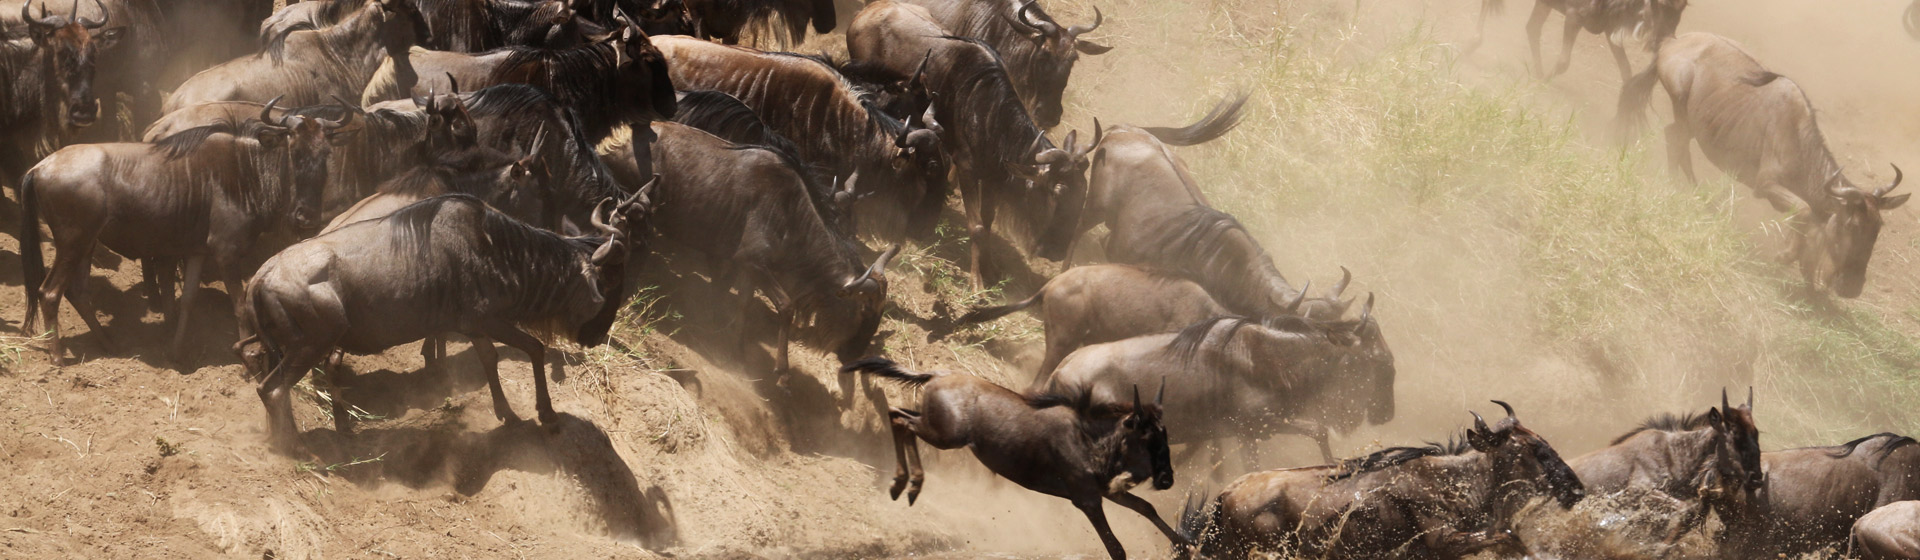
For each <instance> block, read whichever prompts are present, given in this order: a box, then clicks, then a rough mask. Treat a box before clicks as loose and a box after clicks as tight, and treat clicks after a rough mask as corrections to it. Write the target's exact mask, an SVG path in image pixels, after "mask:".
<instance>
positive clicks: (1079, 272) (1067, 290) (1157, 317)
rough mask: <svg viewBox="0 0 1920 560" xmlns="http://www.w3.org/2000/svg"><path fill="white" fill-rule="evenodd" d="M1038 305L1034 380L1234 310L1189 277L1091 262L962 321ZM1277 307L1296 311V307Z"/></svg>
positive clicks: (982, 319)
mask: <svg viewBox="0 0 1920 560" xmlns="http://www.w3.org/2000/svg"><path fill="white" fill-rule="evenodd" d="M1343 272H1344V269H1343ZM1351 278H1352V277H1351V276H1350V275H1348V276H1343V277H1342V278H1341V281H1340V283H1339V284H1336V285H1334V287H1333V291H1332V292H1331V296H1330V297H1331V298H1332V299H1339V297H1340V292H1342V291H1344V290H1346V286H1347V280H1349V279H1351ZM1300 293H1301V294H1302V295H1304V294H1305V293H1306V292H1305V291H1302V292H1300ZM1295 302H1297V303H1305V300H1304V298H1296V299H1295ZM1036 305H1038V306H1041V309H1042V310H1041V311H1040V312H1039V315H1040V322H1041V324H1042V325H1043V326H1044V327H1045V329H1046V337H1047V350H1046V357H1045V358H1042V359H1041V360H1040V369H1039V370H1038V371H1037V372H1036V373H1035V379H1037V380H1042V381H1044V380H1045V379H1046V377H1047V375H1049V374H1052V373H1053V370H1054V368H1055V367H1057V366H1059V365H1060V360H1062V359H1064V358H1066V357H1067V355H1068V354H1071V353H1073V351H1074V350H1078V349H1080V348H1081V347H1083V346H1088V345H1093V344H1100V343H1103V342H1113V341H1116V340H1125V339H1128V338H1133V337H1136V336H1146V335H1150V334H1160V333H1165V332H1171V331H1177V330H1180V329H1181V328H1183V327H1186V326H1188V325H1192V324H1194V323H1198V322H1200V321H1201V320H1204V319H1207V318H1210V317H1223V316H1227V315H1233V314H1234V312H1233V310H1230V309H1227V308H1226V307H1225V306H1222V305H1220V302H1218V301H1215V300H1214V298H1213V296H1212V295H1210V294H1208V293H1207V290H1206V288H1202V287H1200V285H1199V284H1196V283H1194V282H1193V281H1191V280H1187V279H1184V278H1180V277H1178V276H1174V275H1171V274H1166V273H1162V272H1159V271H1154V270H1149V269H1144V268H1140V267H1136V266H1132V265H1124V264H1095V265H1083V266H1076V267H1073V268H1069V269H1067V270H1066V271H1065V272H1061V273H1060V274H1059V275H1058V276H1054V277H1053V278H1052V279H1049V280H1047V283H1046V285H1043V286H1041V287H1040V289H1039V290H1037V291H1035V292H1034V293H1033V295H1032V296H1030V297H1028V298H1027V299H1024V300H1020V301H1017V302H1013V303H1009V304H1006V305H1000V306H994V307H981V308H977V309H974V310H973V311H971V312H968V313H967V314H966V315H965V316H962V317H961V318H960V322H961V323H980V322H985V321H992V320H994V319H999V318H1001V317H1005V316H1007V315H1008V314H1011V313H1013V312H1016V311H1020V310H1022V309H1028V308H1031V307H1033V306H1036ZM1280 310H1281V311H1285V312H1288V314H1294V313H1296V312H1298V311H1299V309H1298V306H1293V307H1290V308H1282V309H1280Z"/></svg>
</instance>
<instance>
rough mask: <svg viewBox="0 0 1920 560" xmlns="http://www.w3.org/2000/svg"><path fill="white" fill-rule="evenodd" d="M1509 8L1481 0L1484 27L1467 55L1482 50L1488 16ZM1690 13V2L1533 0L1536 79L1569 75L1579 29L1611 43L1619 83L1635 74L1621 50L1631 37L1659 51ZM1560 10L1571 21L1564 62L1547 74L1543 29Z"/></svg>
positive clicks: (1530, 36)
mask: <svg viewBox="0 0 1920 560" xmlns="http://www.w3.org/2000/svg"><path fill="white" fill-rule="evenodd" d="M1505 4H1506V0H1481V5H1480V22H1479V24H1478V25H1477V26H1476V28H1475V29H1476V31H1475V36H1474V38H1473V41H1472V42H1471V43H1468V45H1467V49H1466V50H1467V51H1472V50H1473V49H1475V48H1477V47H1479V46H1480V43H1481V41H1482V40H1484V39H1485V38H1486V35H1487V16H1491V15H1495V14H1499V13H1500V12H1501V11H1502V9H1503V8H1504V7H1505ZM1686 9H1687V0H1534V3H1533V15H1532V16H1531V17H1529V18H1528V19H1527V43H1528V46H1530V47H1531V48H1532V49H1533V72H1534V75H1535V76H1539V77H1541V78H1543V79H1552V78H1553V77H1554V76H1559V75H1560V74H1561V73H1562V72H1566V71H1567V66H1568V65H1569V64H1571V63H1572V61H1573V42H1574V40H1576V39H1579V38H1580V30H1582V29H1585V30H1586V31H1587V32H1588V33H1593V34H1595V35H1599V36H1600V37H1601V38H1602V39H1606V41H1607V48H1610V49H1612V50H1613V61H1614V63H1616V64H1619V65H1620V79H1621V81H1625V80H1626V79H1627V77H1628V76H1631V75H1632V74H1633V69H1632V68H1631V67H1630V66H1629V65H1628V63H1627V49H1626V47H1625V46H1623V45H1621V42H1622V41H1624V40H1625V39H1626V36H1627V35H1634V36H1637V37H1642V38H1644V39H1646V41H1647V50H1648V51H1656V50H1659V49H1660V43H1662V42H1664V41H1666V40H1667V39H1670V38H1672V37H1673V33H1674V30H1675V29H1678V28H1679V27H1680V13H1681V12H1683V11H1686ZM1555 11H1557V12H1560V14H1561V15H1563V16H1566V20H1567V23H1566V29H1564V30H1562V32H1561V36H1560V39H1561V45H1560V62H1559V63H1558V64H1556V65H1554V67H1553V72H1551V73H1548V72H1547V71H1546V70H1547V67H1546V65H1545V64H1544V63H1542V62H1541V61H1540V26H1541V25H1544V24H1546V23H1547V13H1548V12H1555Z"/></svg>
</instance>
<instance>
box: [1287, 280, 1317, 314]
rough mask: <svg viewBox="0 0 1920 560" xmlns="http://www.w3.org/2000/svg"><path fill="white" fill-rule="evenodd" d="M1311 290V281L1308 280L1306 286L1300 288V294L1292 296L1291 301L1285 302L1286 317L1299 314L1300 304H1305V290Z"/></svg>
mask: <svg viewBox="0 0 1920 560" xmlns="http://www.w3.org/2000/svg"><path fill="white" fill-rule="evenodd" d="M1311 289H1313V281H1312V280H1308V281H1307V283H1306V284H1302V285H1301V286H1300V293H1297V294H1294V295H1293V301H1289V302H1287V306H1286V311H1287V314H1288V315H1299V314H1300V304H1302V303H1306V302H1307V290H1311Z"/></svg>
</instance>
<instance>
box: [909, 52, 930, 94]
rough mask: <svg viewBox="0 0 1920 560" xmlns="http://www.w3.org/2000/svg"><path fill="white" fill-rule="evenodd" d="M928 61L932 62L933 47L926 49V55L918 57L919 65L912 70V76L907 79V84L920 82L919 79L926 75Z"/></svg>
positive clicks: (912, 84) (911, 84)
mask: <svg viewBox="0 0 1920 560" xmlns="http://www.w3.org/2000/svg"><path fill="white" fill-rule="evenodd" d="M929 62H933V49H927V54H926V56H922V57H920V67H919V68H915V69H914V70H913V77H912V78H910V79H908V80H907V85H908V86H914V85H919V84H920V80H921V79H922V78H925V77H926V76H927V63H929Z"/></svg>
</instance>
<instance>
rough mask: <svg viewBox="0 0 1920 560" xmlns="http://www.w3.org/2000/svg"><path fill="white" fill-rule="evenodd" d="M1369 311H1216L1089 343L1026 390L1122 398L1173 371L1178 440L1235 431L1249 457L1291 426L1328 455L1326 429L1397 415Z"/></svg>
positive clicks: (1170, 407) (1383, 348)
mask: <svg viewBox="0 0 1920 560" xmlns="http://www.w3.org/2000/svg"><path fill="white" fill-rule="evenodd" d="M1372 313H1373V297H1372V296H1371V295H1369V296H1368V297H1367V303H1366V306H1365V307H1364V308H1363V309H1362V311H1361V312H1360V318H1359V319H1357V320H1351V321H1316V320H1312V319H1306V318H1302V317H1296V316H1291V315H1282V316H1277V317H1273V318H1269V319H1267V320H1265V321H1253V320H1248V319H1242V318H1237V317H1216V318H1212V319H1207V320H1204V321H1200V322H1198V323H1194V324H1193V325H1190V326H1188V327H1187V328H1185V329H1181V330H1180V332H1177V333H1167V334H1156V335H1149V336H1141V337H1135V338H1129V339H1126V340H1121V341H1117V342H1109V343H1105V344H1095V345H1092V346H1086V347H1083V348H1081V349H1079V350H1076V351H1074V352H1073V353H1072V354H1068V355H1067V357H1066V359H1064V360H1062V361H1061V362H1060V366H1059V367H1058V368H1057V369H1055V370H1054V371H1053V375H1052V376H1051V377H1047V378H1043V379H1036V380H1035V382H1034V386H1033V387H1031V388H1029V392H1046V393H1052V394H1060V395H1072V396H1074V397H1075V398H1082V399H1086V400H1087V401H1088V402H1091V403H1094V404H1096V405H1100V404H1111V403H1117V402H1123V401H1124V400H1125V399H1126V391H1127V387H1130V386H1133V385H1137V384H1142V383H1149V382H1152V381H1153V380H1155V379H1160V378H1163V377H1166V376H1172V379H1173V381H1174V382H1175V383H1177V384H1178V386H1179V387H1180V388H1181V391H1180V393H1179V394H1178V395H1177V396H1176V397H1175V398H1174V400H1173V401H1172V402H1169V403H1167V405H1166V413H1167V419H1168V420H1169V422H1171V423H1172V424H1173V425H1175V426H1179V430H1177V431H1176V432H1174V438H1173V442H1174V443H1201V442H1207V441H1212V440H1220V439H1226V438H1238V439H1240V440H1242V442H1243V443H1244V445H1242V447H1241V449H1243V450H1244V452H1245V453H1247V457H1248V459H1247V462H1248V463H1250V464H1252V463H1257V461H1256V459H1255V457H1254V456H1253V452H1254V447H1255V446H1254V445H1253V443H1254V442H1256V441H1259V440H1262V439H1266V438H1267V437H1268V436H1271V435H1274V434H1279V433H1294V434H1301V435H1306V436H1308V437H1312V438H1313V439H1314V441H1315V442H1316V443H1318V444H1319V446H1320V453H1321V455H1322V456H1325V457H1327V460H1329V461H1331V460H1332V458H1331V455H1332V450H1331V449H1330V446H1329V443H1328V441H1327V431H1328V430H1329V429H1331V430H1337V431H1341V432H1346V431H1349V430H1351V429H1353V428H1354V427H1356V426H1358V425H1359V424H1360V423H1361V422H1362V421H1365V422H1370V423H1374V424H1383V423H1386V422H1388V421H1390V420H1392V419H1393V385H1394V376H1395V374H1396V372H1395V369H1394V364H1393V350H1392V349H1391V348H1388V347H1387V341H1386V338H1385V337H1384V336H1383V335H1382V334H1381V332H1380V326H1379V324H1378V323H1376V322H1374V321H1373V318H1372Z"/></svg>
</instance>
